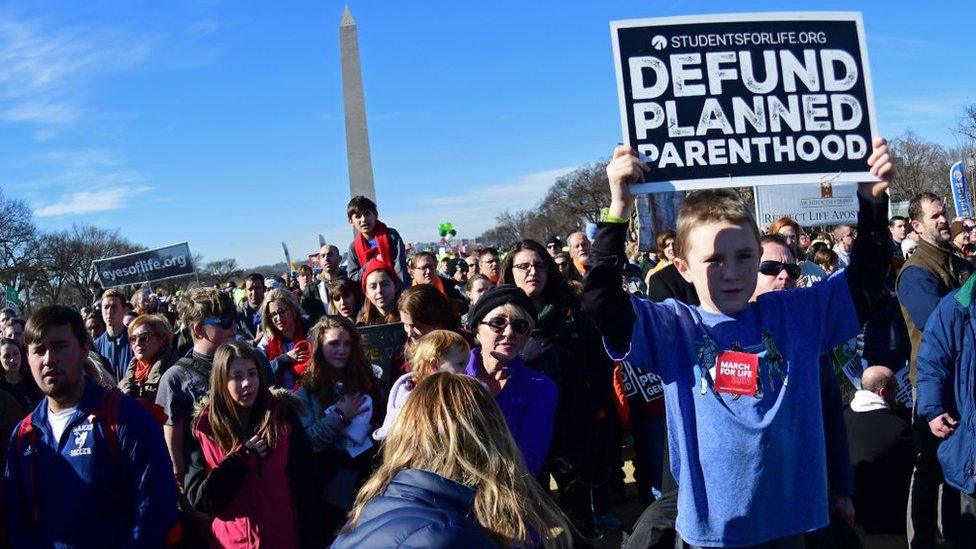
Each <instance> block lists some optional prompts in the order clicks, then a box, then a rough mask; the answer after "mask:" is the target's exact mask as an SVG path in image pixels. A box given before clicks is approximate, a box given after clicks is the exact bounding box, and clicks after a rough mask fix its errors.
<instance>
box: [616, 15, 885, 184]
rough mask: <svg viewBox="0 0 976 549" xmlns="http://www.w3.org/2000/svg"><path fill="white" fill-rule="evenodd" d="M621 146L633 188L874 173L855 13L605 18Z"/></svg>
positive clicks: (870, 100) (860, 177) (853, 177)
mask: <svg viewBox="0 0 976 549" xmlns="http://www.w3.org/2000/svg"><path fill="white" fill-rule="evenodd" d="M610 26H611V38H612V41H613V55H614V66H615V68H616V73H617V90H618V95H619V100H620V120H621V125H622V126H623V138H624V142H625V143H627V144H629V145H630V146H631V147H634V148H635V149H637V151H638V152H639V153H640V154H641V156H642V157H643V158H644V160H645V161H646V162H648V163H649V164H650V166H651V171H650V173H649V174H648V178H647V181H646V182H644V183H642V184H635V185H632V186H631V188H632V189H633V190H634V191H635V192H639V193H652V192H664V191H674V190H692V189H705V188H716V187H741V186H759V185H777V184H779V185H783V184H794V183H811V182H816V183H819V182H829V183H834V182H860V181H877V179H878V178H877V177H875V176H873V175H871V173H870V172H869V171H868V170H867V163H866V161H867V157H868V156H869V155H870V153H871V139H872V136H873V135H877V131H876V124H875V118H874V97H873V92H872V88H871V73H870V70H869V67H868V57H867V46H866V43H865V40H864V26H863V24H862V22H861V15H860V14H859V13H758V14H737V15H702V16H689V17H667V18H658V19H640V20H630V21H614V22H611V25H610Z"/></svg>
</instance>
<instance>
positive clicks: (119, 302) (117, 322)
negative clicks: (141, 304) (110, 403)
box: [95, 288, 133, 381]
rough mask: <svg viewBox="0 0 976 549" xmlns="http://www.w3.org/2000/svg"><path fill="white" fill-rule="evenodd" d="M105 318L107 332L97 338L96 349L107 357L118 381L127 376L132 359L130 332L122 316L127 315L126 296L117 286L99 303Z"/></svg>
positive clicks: (104, 294) (105, 294)
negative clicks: (126, 371) (127, 369)
mask: <svg viewBox="0 0 976 549" xmlns="http://www.w3.org/2000/svg"><path fill="white" fill-rule="evenodd" d="M99 307H100V308H101V310H102V318H104V319H105V333H104V334H102V335H101V336H99V338H98V339H96V340H95V351H96V352H98V354H100V355H102V356H103V357H105V360H108V363H109V364H110V365H111V367H112V375H113V376H114V377H115V380H116V381H118V380H120V379H122V378H123V377H125V369H126V368H128V367H129V362H131V361H132V356H133V355H132V348H131V347H129V333H128V331H127V330H126V329H125V324H123V322H122V318H123V317H124V316H125V296H123V295H122V292H120V291H118V290H116V289H115V288H112V289H109V290H105V293H103V294H102V300H101V303H100V305H99Z"/></svg>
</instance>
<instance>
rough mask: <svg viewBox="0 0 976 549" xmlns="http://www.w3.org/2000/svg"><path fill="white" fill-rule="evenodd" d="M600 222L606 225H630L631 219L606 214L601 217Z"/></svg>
mask: <svg viewBox="0 0 976 549" xmlns="http://www.w3.org/2000/svg"><path fill="white" fill-rule="evenodd" d="M600 221H603V222H604V223H630V219H627V218H626V217H618V216H616V215H610V214H609V213H606V212H604V213H603V215H602V216H600Z"/></svg>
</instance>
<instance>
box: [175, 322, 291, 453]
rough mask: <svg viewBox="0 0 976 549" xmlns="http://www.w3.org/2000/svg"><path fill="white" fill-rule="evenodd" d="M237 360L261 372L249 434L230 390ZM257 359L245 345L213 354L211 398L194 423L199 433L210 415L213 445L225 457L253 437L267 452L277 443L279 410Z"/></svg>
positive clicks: (227, 345) (226, 347) (225, 346)
mask: <svg viewBox="0 0 976 549" xmlns="http://www.w3.org/2000/svg"><path fill="white" fill-rule="evenodd" d="M234 360H249V361H251V362H253V363H254V366H255V367H256V368H257V370H258V380H259V386H258V396H257V398H256V399H255V400H254V404H252V405H251V410H250V415H251V421H250V423H251V425H253V427H252V428H251V432H250V433H245V432H243V431H244V426H243V425H242V424H241V419H242V417H241V416H242V415H243V414H242V412H243V410H242V409H241V407H240V406H238V405H237V403H235V402H234V400H233V399H232V398H231V396H230V391H228V390H227V382H228V381H229V380H230V365H231V363H232V362H234ZM265 376H266V374H265V371H264V368H262V367H261V361H260V359H259V358H258V355H257V351H255V350H254V348H252V347H251V346H250V345H248V344H246V343H239V342H236V341H233V342H229V343H224V344H223V345H221V346H220V347H218V348H217V352H216V353H215V354H214V360H213V368H212V369H211V370H210V396H209V398H208V399H207V400H205V401H204V402H203V403H202V404H201V405H200V407H199V409H198V410H197V413H196V416H195V417H194V419H193V428H194V429H198V427H199V424H200V419H201V418H202V417H203V416H204V415H208V416H209V417H208V418H207V420H208V421H209V423H210V431H211V432H212V433H213V441H214V442H216V443H217V446H219V447H220V449H221V450H223V451H224V452H225V453H230V452H233V451H234V450H236V449H237V448H238V447H240V446H242V445H243V444H244V443H245V442H247V439H249V438H250V437H251V436H253V435H257V436H259V437H261V438H263V439H264V440H265V441H266V442H267V443H268V449H269V450H274V448H275V444H277V442H278V425H277V419H278V418H277V415H278V410H277V406H275V396H274V395H272V394H271V388H270V385H268V379H267V377H265Z"/></svg>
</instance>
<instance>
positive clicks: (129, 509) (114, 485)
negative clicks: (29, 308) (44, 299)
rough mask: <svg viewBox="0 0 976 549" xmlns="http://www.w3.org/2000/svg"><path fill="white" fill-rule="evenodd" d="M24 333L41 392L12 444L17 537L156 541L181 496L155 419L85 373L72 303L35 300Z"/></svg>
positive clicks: (104, 543) (57, 542) (12, 523)
mask: <svg viewBox="0 0 976 549" xmlns="http://www.w3.org/2000/svg"><path fill="white" fill-rule="evenodd" d="M25 340H26V342H27V345H28V348H29V352H28V355H27V356H28V362H29V363H30V367H31V373H32V374H33V376H34V380H35V381H36V382H37V385H38V386H39V387H40V389H41V391H42V392H43V393H44V394H45V396H46V397H45V398H44V399H43V400H42V401H41V403H40V404H39V405H38V406H37V408H36V409H34V411H33V412H32V413H31V415H29V416H28V417H27V418H25V419H24V420H23V421H21V423H20V424H19V425H18V426H17V429H16V430H15V431H14V433H15V434H14V437H13V442H12V444H11V445H10V449H9V453H8V460H7V470H6V482H5V484H4V496H5V498H6V507H7V513H8V519H9V529H8V531H9V532H10V535H11V542H12V544H13V546H14V547H54V546H58V547H162V546H163V545H164V542H165V540H166V538H167V535H168V533H169V532H170V529H171V528H172V527H173V526H174V525H175V524H176V520H177V505H176V484H175V483H174V482H173V479H172V477H170V475H169V473H170V470H171V468H172V464H171V462H170V458H169V455H168V454H167V452H166V445H165V444H164V442H163V435H162V433H161V432H160V430H159V424H158V423H157V422H156V419H155V418H153V416H152V415H150V413H149V411H148V410H146V408H144V407H143V406H142V405H140V404H139V403H138V402H137V401H136V400H135V399H133V398H131V397H128V396H125V395H123V394H121V393H120V392H119V391H118V390H116V389H108V390H106V389H103V388H101V387H99V386H98V384H97V383H95V382H94V381H93V380H91V379H89V378H88V377H86V376H85V367H84V364H85V362H86V361H87V360H88V351H89V347H90V343H89V338H88V333H87V332H86V331H85V323H84V321H83V320H82V318H81V315H80V314H78V313H77V312H76V311H74V310H73V309H69V308H67V307H62V306H56V305H55V306H48V307H44V308H42V309H40V310H39V311H37V312H36V313H34V314H33V315H32V316H31V318H30V321H29V322H28V323H27V330H26V332H25Z"/></svg>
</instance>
